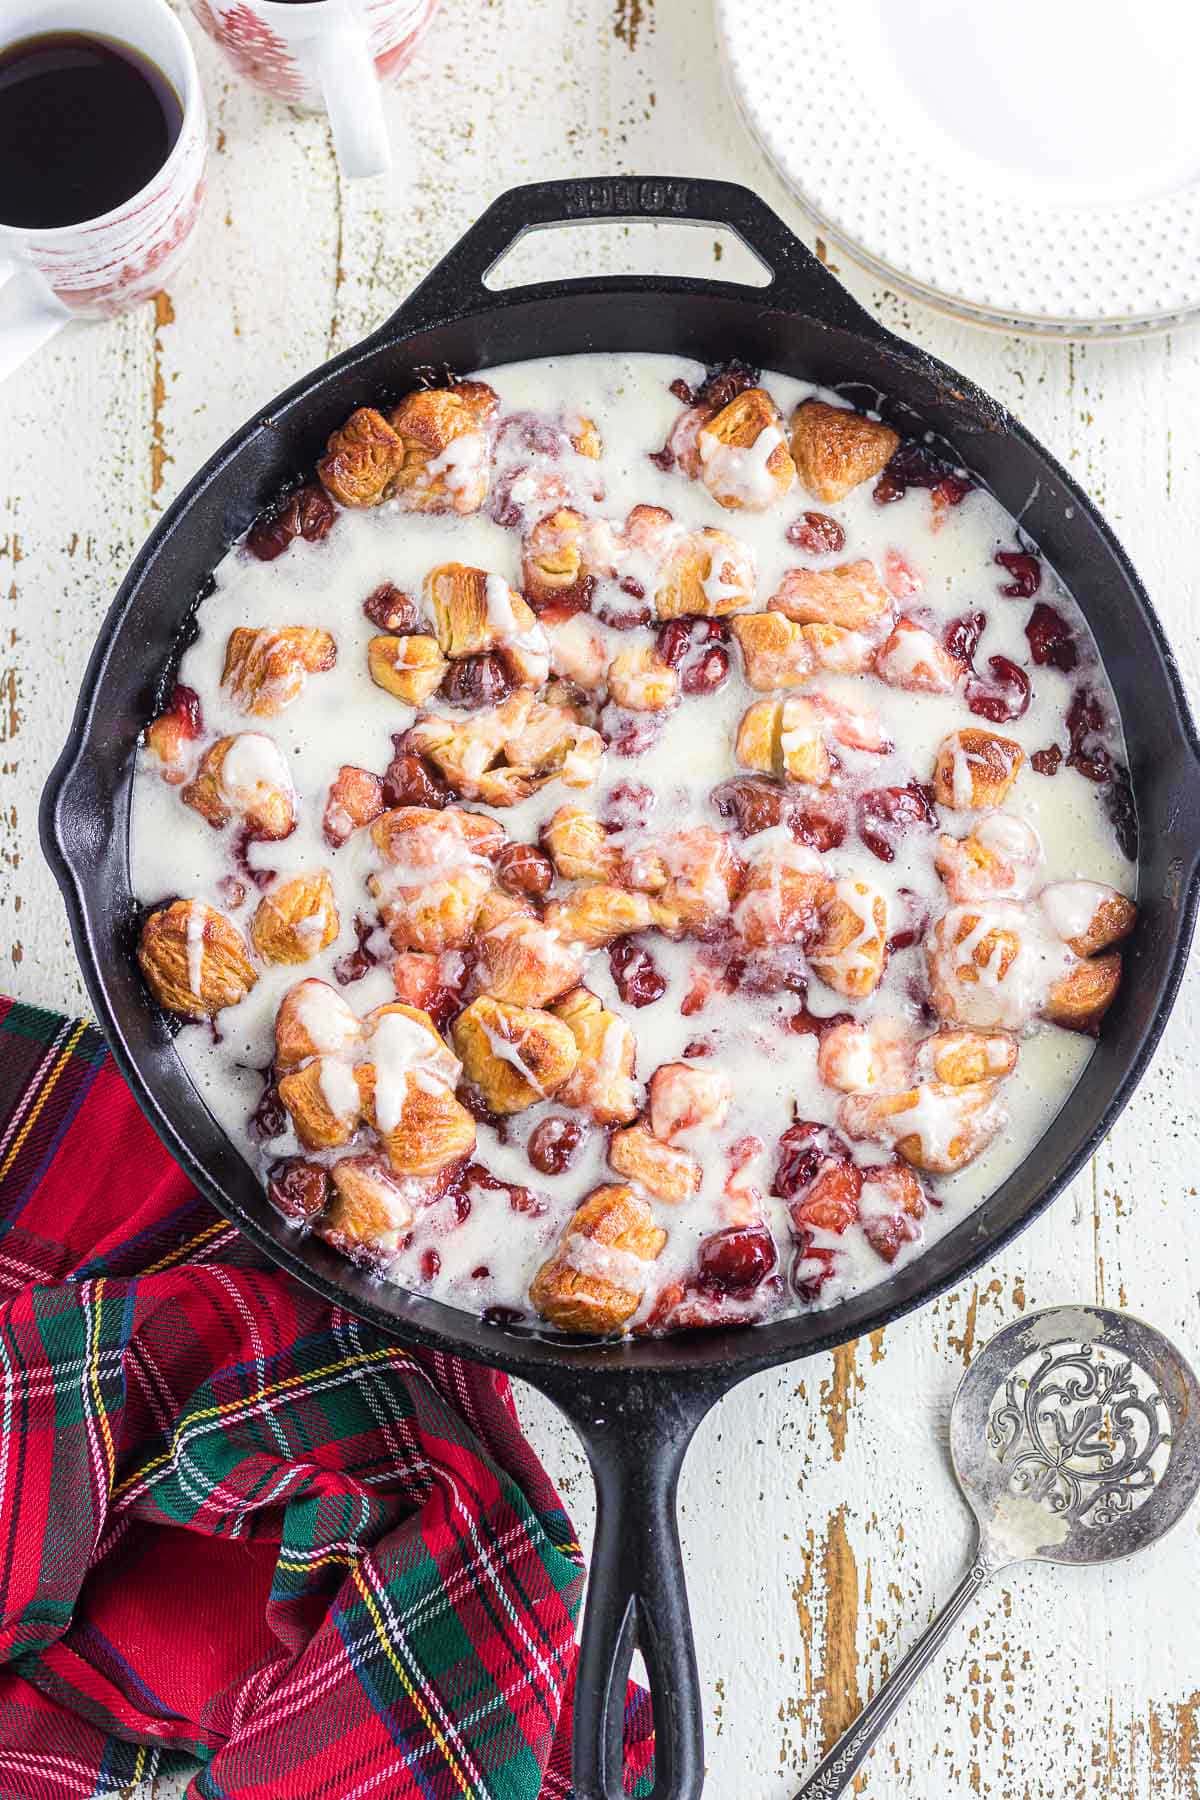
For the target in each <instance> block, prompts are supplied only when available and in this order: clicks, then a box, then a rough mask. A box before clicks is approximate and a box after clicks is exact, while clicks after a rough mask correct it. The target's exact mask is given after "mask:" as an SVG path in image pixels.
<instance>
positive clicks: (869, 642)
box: [800, 625, 875, 675]
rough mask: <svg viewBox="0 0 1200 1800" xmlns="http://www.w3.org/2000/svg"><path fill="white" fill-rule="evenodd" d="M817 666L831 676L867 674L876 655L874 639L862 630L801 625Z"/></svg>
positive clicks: (838, 626) (832, 626) (837, 626)
mask: <svg viewBox="0 0 1200 1800" xmlns="http://www.w3.org/2000/svg"><path fill="white" fill-rule="evenodd" d="M800 629H801V631H802V632H803V633H804V642H805V643H806V644H807V646H808V653H809V655H810V656H811V657H812V660H813V666H814V668H817V669H821V670H823V671H824V672H825V673H826V674H828V675H865V674H866V672H867V670H868V669H869V668H870V667H871V665H872V662H873V660H874V657H875V642H874V639H873V638H870V637H868V636H867V634H866V633H865V632H863V631H847V630H845V628H844V627H843V626H841V625H802V626H801V627H800Z"/></svg>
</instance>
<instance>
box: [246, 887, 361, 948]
mask: <svg viewBox="0 0 1200 1800" xmlns="http://www.w3.org/2000/svg"><path fill="white" fill-rule="evenodd" d="M340 930H341V921H340V919H339V918H338V909H337V905H336V903H335V901H334V898H333V882H332V880H331V879H330V875H329V870H328V869H317V870H316V871H315V872H314V873H310V874H305V875H293V876H292V877H291V878H290V879H289V880H287V881H283V882H281V883H280V884H279V886H278V887H276V888H272V890H271V892H270V893H269V894H264V895H263V898H262V899H261V900H260V901H259V903H258V908H257V910H256V912H255V914H254V918H253V919H252V920H251V923H250V937H251V941H252V942H253V944H254V948H255V949H256V950H257V951H258V954H259V955H260V956H261V957H262V959H263V961H264V962H268V963H303V962H311V960H312V958H313V957H314V956H319V955H320V953H321V951H322V950H327V949H328V948H329V946H330V944H332V942H333V940H334V938H335V937H336V936H337V934H338V932H339V931H340Z"/></svg>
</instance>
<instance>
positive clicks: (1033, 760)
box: [1029, 744, 1063, 775]
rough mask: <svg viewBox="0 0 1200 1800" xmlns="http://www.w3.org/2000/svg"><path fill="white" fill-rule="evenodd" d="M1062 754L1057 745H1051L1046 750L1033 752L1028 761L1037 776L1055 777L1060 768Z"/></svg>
mask: <svg viewBox="0 0 1200 1800" xmlns="http://www.w3.org/2000/svg"><path fill="white" fill-rule="evenodd" d="M1062 759H1063V753H1062V751H1061V750H1060V749H1059V747H1058V745H1057V744H1051V745H1050V747H1049V749H1048V750H1035V751H1034V753H1033V755H1032V756H1031V757H1030V759H1029V761H1030V764H1031V765H1032V767H1033V768H1035V769H1036V770H1037V772H1038V774H1039V775H1057V774H1058V771H1059V768H1060V767H1061V764H1062Z"/></svg>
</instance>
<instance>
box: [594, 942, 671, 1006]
mask: <svg viewBox="0 0 1200 1800" xmlns="http://www.w3.org/2000/svg"><path fill="white" fill-rule="evenodd" d="M608 965H609V968H610V969H611V970H612V978H613V980H614V982H615V983H616V986H617V992H618V993H619V994H620V996H621V998H622V1000H623V1001H624V1002H625V1004H626V1006H650V1005H652V1004H653V1002H654V1001H655V1000H661V999H662V997H663V995H664V994H665V993H666V991H667V978H666V976H665V975H663V974H662V973H661V972H660V971H659V968H658V965H657V964H656V963H655V961H654V958H653V957H652V956H651V954H650V952H649V951H648V950H646V949H643V948H642V946H641V945H640V944H639V943H638V942H637V940H636V939H635V938H631V937H619V938H617V939H615V940H614V942H613V943H612V944H611V945H610V947H609V952H608Z"/></svg>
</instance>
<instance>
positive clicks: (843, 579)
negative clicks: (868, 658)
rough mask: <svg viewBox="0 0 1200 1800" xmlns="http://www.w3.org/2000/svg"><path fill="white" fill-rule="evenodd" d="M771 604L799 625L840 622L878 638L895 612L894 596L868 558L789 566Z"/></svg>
mask: <svg viewBox="0 0 1200 1800" xmlns="http://www.w3.org/2000/svg"><path fill="white" fill-rule="evenodd" d="M769 604H770V606H771V607H772V608H773V609H774V610H775V611H776V612H781V613H783V614H784V615H785V616H786V617H787V618H789V619H793V620H795V622H796V623H797V624H798V625H836V626H837V627H838V628H839V629H840V630H842V631H861V632H864V633H866V634H867V635H868V636H871V637H874V638H875V639H876V640H878V639H879V638H880V637H881V636H882V635H883V634H884V632H886V631H887V629H888V627H889V626H890V625H891V622H892V619H893V617H894V615H895V607H894V605H893V602H892V596H891V595H890V594H889V593H888V591H887V589H886V588H885V587H884V585H883V583H882V581H881V580H880V579H879V573H878V571H877V569H876V567H875V564H874V563H873V562H871V561H869V560H868V559H867V558H866V557H860V558H859V559H858V561H857V562H852V563H839V564H838V566H837V567H836V568H835V569H788V570H787V572H786V573H785V575H784V577H783V580H782V581H781V582H780V584H779V586H778V588H777V589H776V591H775V593H774V594H772V596H771V599H770V602H769Z"/></svg>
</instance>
